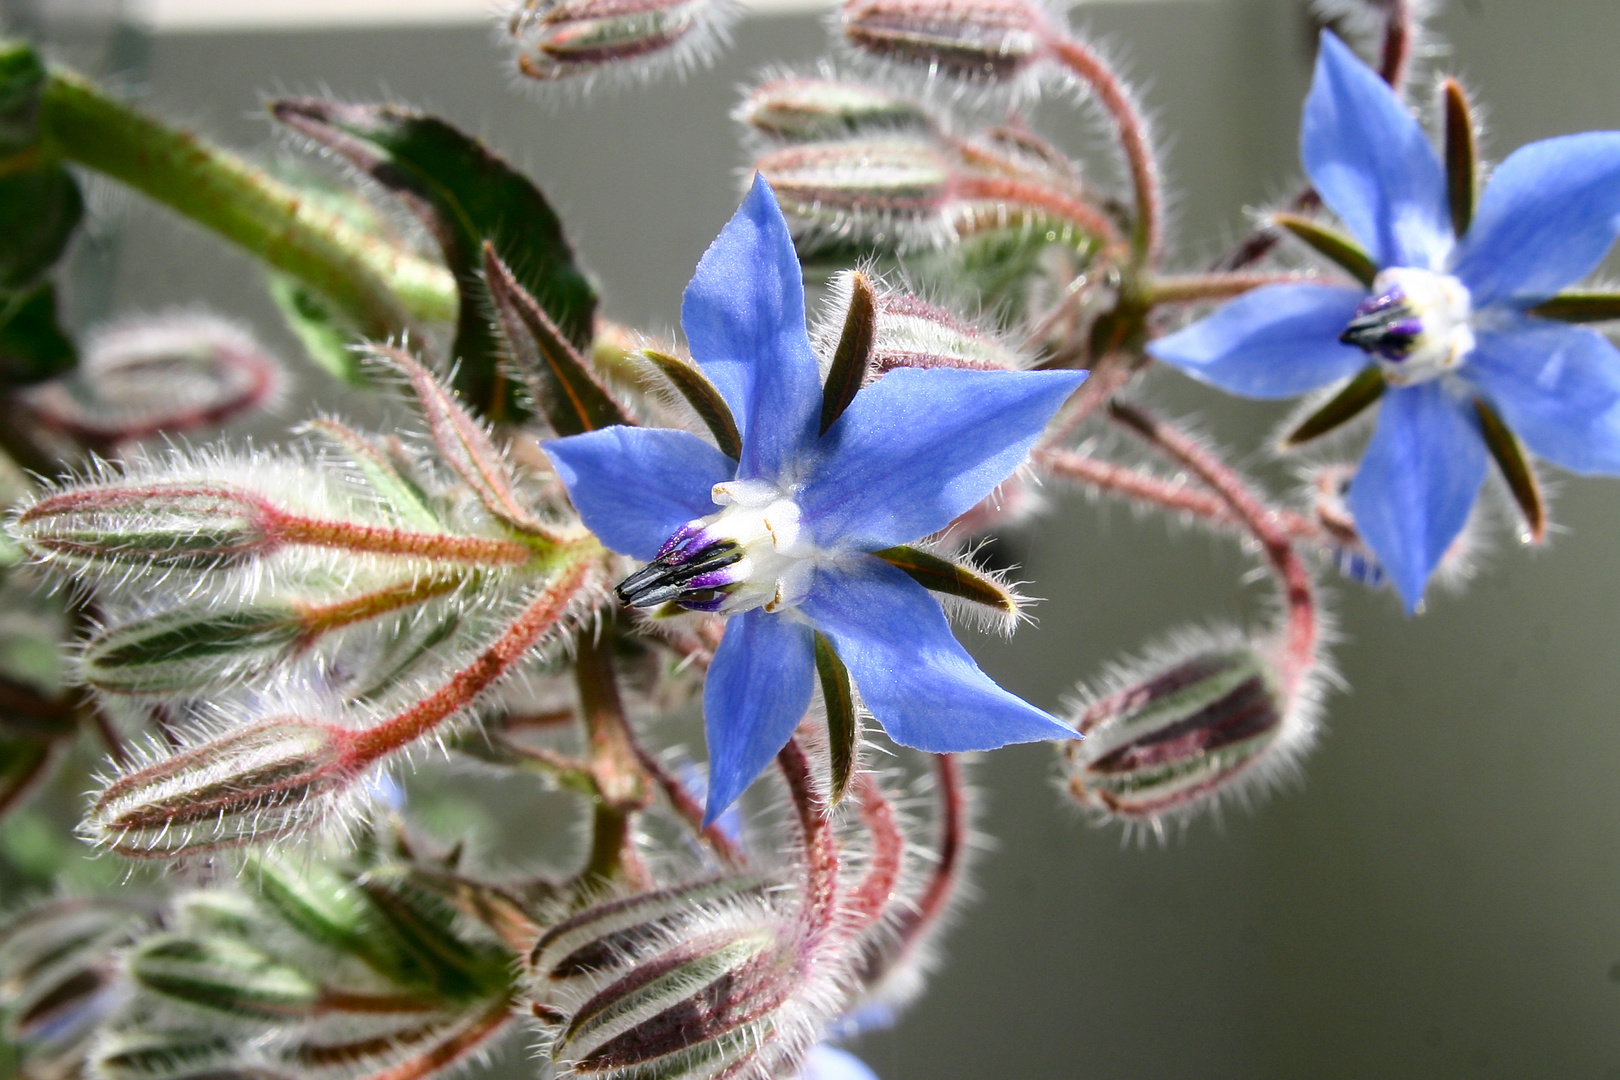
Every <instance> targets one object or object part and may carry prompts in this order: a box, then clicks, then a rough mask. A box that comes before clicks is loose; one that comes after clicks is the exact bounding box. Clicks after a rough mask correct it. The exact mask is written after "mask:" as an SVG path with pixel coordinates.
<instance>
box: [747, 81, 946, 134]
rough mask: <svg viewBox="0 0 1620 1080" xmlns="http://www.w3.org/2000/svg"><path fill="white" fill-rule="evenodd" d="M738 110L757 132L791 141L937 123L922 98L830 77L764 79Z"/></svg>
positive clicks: (929, 125) (931, 125)
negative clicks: (923, 105)
mask: <svg viewBox="0 0 1620 1080" xmlns="http://www.w3.org/2000/svg"><path fill="white" fill-rule="evenodd" d="M736 115H737V119H738V120H740V121H742V122H743V123H745V124H747V125H748V126H749V127H751V128H753V129H754V130H755V131H759V132H762V133H764V134H766V135H770V136H772V137H774V138H778V139H786V140H788V141H790V142H810V141H813V140H817V139H837V138H842V137H844V136H848V135H853V134H855V133H856V132H857V131H860V130H862V129H866V128H888V129H896V130H897V129H903V128H910V129H920V130H931V129H932V128H933V127H934V120H933V118H932V117H931V116H929V115H928V113H927V112H926V111H925V110H924V109H923V107H922V106H921V105H918V104H917V103H916V102H913V101H907V100H906V99H905V98H903V97H899V96H897V95H895V94H891V93H889V92H888V91H886V90H879V89H877V88H876V87H872V86H862V85H861V84H860V83H855V82H848V81H846V80H843V79H833V78H825V77H823V78H806V77H788V78H781V79H771V80H770V81H768V82H763V83H761V84H760V85H759V86H757V87H755V88H754V89H753V90H752V91H750V92H749V94H748V96H747V97H746V98H744V99H743V103H742V104H741V105H740V106H738V108H737V114H736Z"/></svg>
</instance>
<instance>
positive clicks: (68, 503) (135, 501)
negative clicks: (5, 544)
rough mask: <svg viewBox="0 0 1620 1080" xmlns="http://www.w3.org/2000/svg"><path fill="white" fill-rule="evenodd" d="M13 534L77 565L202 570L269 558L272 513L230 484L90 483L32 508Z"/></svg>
mask: <svg viewBox="0 0 1620 1080" xmlns="http://www.w3.org/2000/svg"><path fill="white" fill-rule="evenodd" d="M11 531H12V535H13V536H15V537H16V538H17V539H18V540H20V541H21V542H22V543H23V544H24V545H26V546H27V547H28V548H29V549H30V550H31V551H33V552H34V553H35V554H36V555H39V556H41V557H44V558H49V559H51V560H52V561H56V562H63V563H66V564H68V565H69V566H73V567H102V568H116V567H123V568H129V567H135V568H145V567H180V568H185V569H193V570H203V569H213V568H217V567H222V566H228V565H231V564H233V563H238V562H241V561H243V560H246V559H250V558H254V557H257V556H262V555H265V554H268V553H269V552H270V551H272V550H274V548H275V547H276V539H275V535H274V522H273V509H272V508H271V507H270V505H269V504H268V503H266V502H265V501H264V500H263V499H261V498H259V497H258V496H256V495H254V494H253V493H251V492H248V491H245V490H242V489H239V488H236V487H233V486H231V485H228V484H217V485H214V484H203V483H193V482H189V481H167V482H166V481H156V482H153V483H129V484H121V483H108V484H87V485H85V486H83V487H76V488H69V489H67V490H65V491H60V492H57V493H56V494H54V495H48V496H46V497H45V498H43V499H40V500H39V501H37V502H35V503H33V504H32V505H30V506H27V507H25V508H24V509H23V511H22V513H20V514H19V515H17V517H16V519H15V520H14V521H13V523H12V526H11Z"/></svg>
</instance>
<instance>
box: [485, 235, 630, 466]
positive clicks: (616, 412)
mask: <svg viewBox="0 0 1620 1080" xmlns="http://www.w3.org/2000/svg"><path fill="white" fill-rule="evenodd" d="M483 255H484V281H485V284H486V285H487V286H488V287H489V295H490V300H491V301H492V302H493V303H494V305H495V321H496V323H497V324H498V325H499V326H500V328H501V334H502V336H504V337H505V338H506V342H507V344H508V345H509V346H510V348H511V361H512V370H513V374H515V375H516V376H517V377H518V378H519V379H521V380H522V381H523V383H524V385H525V387H526V388H527V389H528V391H529V396H530V397H532V398H533V399H534V403H535V404H536V405H537V406H539V408H540V411H541V413H543V414H544V415H545V418H546V420H547V421H549V422H550V424H551V427H552V429H553V430H554V431H556V432H557V434H558V435H579V434H583V433H584V432H587V431H596V430H599V429H601V428H605V427H612V426H613V425H615V424H623V425H626V426H629V425H633V424H634V423H635V421H634V420H632V419H631V418H630V414H629V413H627V412H625V411H624V406H622V405H620V404H619V403H618V402H617V401H615V400H614V398H613V395H612V394H610V393H609V392H608V389H607V387H605V386H603V385H602V383H601V381H600V380H599V379H597V377H596V373H595V372H594V371H592V370H591V365H590V362H589V361H588V360H586V359H585V357H584V355H583V354H582V353H581V352H580V351H579V350H578V349H576V348H575V347H574V345H573V343H572V342H571V341H569V340H568V338H567V337H565V336H564V335H563V333H562V331H561V329H560V328H559V327H558V326H557V324H556V323H554V322H552V320H551V316H549V315H547V314H546V311H545V309H544V308H543V307H541V306H540V303H539V301H537V300H535V298H534V297H533V296H530V295H529V293H528V291H527V290H526V289H524V287H523V286H522V285H521V284H520V283H519V282H518V280H517V277H516V276H515V275H514V274H513V273H512V270H511V268H510V267H508V266H507V265H506V263H504V262H502V261H501V257H500V256H499V255H497V254H496V253H495V247H494V245H493V244H491V243H489V242H488V241H485V242H484V246H483Z"/></svg>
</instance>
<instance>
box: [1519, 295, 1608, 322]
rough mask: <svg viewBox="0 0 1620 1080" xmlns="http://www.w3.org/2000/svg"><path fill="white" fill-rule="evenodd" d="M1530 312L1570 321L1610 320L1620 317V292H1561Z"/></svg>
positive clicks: (1543, 316) (1544, 317)
mask: <svg viewBox="0 0 1620 1080" xmlns="http://www.w3.org/2000/svg"><path fill="white" fill-rule="evenodd" d="M1529 314H1531V315H1536V316H1539V317H1540V318H1543V319H1557V320H1558V321H1559V322H1569V323H1594V322H1610V321H1612V320H1615V319H1620V293H1610V292H1565V293H1559V294H1558V295H1557V296H1555V297H1553V298H1552V299H1551V300H1543V301H1542V302H1541V303H1539V304H1537V305H1536V306H1535V307H1533V308H1531V309H1530V311H1529Z"/></svg>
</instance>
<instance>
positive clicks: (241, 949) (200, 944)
mask: <svg viewBox="0 0 1620 1080" xmlns="http://www.w3.org/2000/svg"><path fill="white" fill-rule="evenodd" d="M127 967H128V970H129V975H130V978H131V979H133V980H134V982H135V984H136V985H137V986H139V987H140V988H141V989H142V990H144V991H146V992H148V993H151V994H156V995H158V996H160V997H162V998H164V999H165V1000H167V1001H172V1002H178V1003H181V1004H184V1005H188V1006H191V1007H192V1008H196V1009H202V1010H207V1011H211V1012H220V1013H226V1014H228V1015H231V1016H235V1017H241V1018H243V1019H248V1020H260V1021H268V1022H275V1021H284V1020H289V1019H296V1018H300V1017H305V1016H309V1015H312V1014H313V1013H314V1011H315V1007H316V1005H317V1004H318V1003H319V1002H320V998H321V988H320V986H319V985H318V984H317V983H316V982H315V981H314V980H313V979H311V978H310V977H309V976H308V975H306V974H304V973H303V972H302V971H299V970H298V969H297V968H295V967H292V966H291V965H288V964H285V963H282V962H280V961H278V960H277V959H276V958H275V957H273V956H271V955H270V954H268V953H266V952H264V951H262V950H260V949H257V948H255V947H254V946H252V945H249V944H248V943H247V942H245V941H242V940H240V939H238V938H234V937H226V936H221V935H215V936H209V937H201V936H198V937H192V936H187V935H179V934H162V935H158V936H155V937H151V938H148V939H146V940H145V941H143V942H141V943H140V945H139V946H137V947H136V949H135V951H134V952H133V953H131V954H130V957H129V960H128V962H127Z"/></svg>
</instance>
